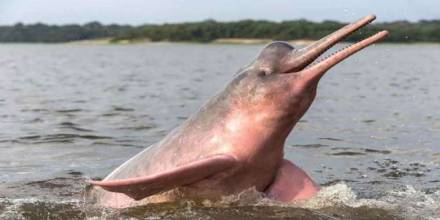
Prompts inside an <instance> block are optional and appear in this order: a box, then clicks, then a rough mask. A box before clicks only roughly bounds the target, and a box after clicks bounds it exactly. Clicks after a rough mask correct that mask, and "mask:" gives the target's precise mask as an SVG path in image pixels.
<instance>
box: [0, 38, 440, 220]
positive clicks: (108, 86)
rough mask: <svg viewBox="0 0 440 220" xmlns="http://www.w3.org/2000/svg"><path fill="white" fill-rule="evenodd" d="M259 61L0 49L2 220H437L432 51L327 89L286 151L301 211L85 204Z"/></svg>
mask: <svg viewBox="0 0 440 220" xmlns="http://www.w3.org/2000/svg"><path fill="white" fill-rule="evenodd" d="M260 48H261V45H251V46H249V45H197V44H150V45H128V46H96V45H95V46H92V45H89V46H78V45H0V64H1V65H0V91H1V95H0V122H1V123H0V128H1V129H0V130H1V132H0V151H1V154H0V218H2V219H16V218H21V217H22V218H27V219H46V218H51V219H58V218H61V219H65V218H71V219H83V218H87V217H90V218H93V217H97V216H101V217H108V218H120V217H122V218H130V217H138V218H141V217H142V218H143V217H148V218H151V219H158V218H189V219H197V218H199V219H206V218H212V219H219V218H220V219H222V218H223V219H224V218H229V219H233V218H240V219H258V218H260V219H265V218H266V219H267V218H269V217H271V218H282V217H285V218H297V219H307V218H308V219H353V218H356V219H379V218H382V219H393V218H397V219H398V218H408V219H411V218H416V217H420V218H424V219H429V218H431V219H435V218H440V216H439V214H438V213H440V207H439V205H438V204H439V203H440V182H439V176H440V170H439V165H440V147H439V146H438V143H440V135H439V133H440V116H439V115H438V114H437V111H436V109H439V108H440V74H438V73H439V72H440V69H439V67H438V66H437V65H436V64H437V63H440V56H438V51H439V49H440V46H438V45H408V46H407V45H380V46H375V47H371V48H369V49H367V50H365V51H363V52H362V53H360V54H358V55H356V56H354V57H353V58H351V59H350V60H348V61H345V62H344V63H342V64H341V65H339V66H337V67H335V68H334V69H333V70H331V71H330V72H329V73H328V74H327V75H326V76H325V77H324V78H323V79H322V81H321V84H320V86H319V91H318V97H317V100H316V101H315V103H314V105H313V106H312V108H311V109H310V110H309V112H308V113H307V114H306V116H305V117H304V118H303V119H302V120H301V121H300V122H299V124H298V125H297V127H296V129H295V131H294V134H292V135H291V136H290V137H289V139H288V141H287V143H286V148H285V151H286V157H288V158H289V159H291V160H292V161H294V162H295V163H296V164H298V165H299V166H301V167H303V168H304V169H305V170H307V171H308V172H309V173H310V174H311V175H312V176H313V178H314V179H315V180H316V181H317V182H318V183H320V184H321V185H322V186H324V190H323V195H322V196H321V197H320V199H318V200H313V201H310V202H309V204H302V205H299V204H295V205H288V206H286V205H281V204H275V203H273V202H270V201H266V200H264V199H261V198H260V199H257V200H255V201H254V200H253V201H251V202H250V201H248V200H247V199H243V198H242V197H240V198H239V199H238V200H237V201H239V202H230V201H229V202H224V203H219V204H207V203H201V204H196V203H194V202H189V201H182V202H181V203H177V204H176V203H173V204H162V205H148V206H146V207H138V208H133V209H127V210H122V211H116V210H102V209H100V208H97V207H93V205H92V204H91V202H90V201H87V200H86V199H84V198H85V194H86V192H87V186H86V184H85V183H84V179H86V178H99V177H103V176H105V175H106V174H107V173H108V172H109V171H111V170H112V169H114V168H115V167H116V166H118V165H119V164H121V163H122V162H123V161H125V160H127V159H128V158H129V157H131V156H132V155H134V154H136V153H137V152H139V151H140V150H142V149H143V148H144V147H147V146H149V145H150V144H152V143H154V142H156V141H158V140H160V139H161V138H162V137H163V136H164V135H165V134H166V133H167V132H168V131H170V130H171V129H172V128H173V127H175V126H176V125H178V124H180V123H181V122H182V121H184V120H185V119H186V118H187V117H188V115H190V114H191V113H192V112H194V111H195V110H196V109H197V108H198V107H199V106H200V105H201V104H202V103H203V102H204V101H205V100H206V99H207V98H208V97H210V96H211V95H212V94H214V93H215V92H216V91H217V90H219V89H221V88H222V87H223V86H224V84H225V83H226V82H227V81H228V80H230V79H231V77H232V75H233V74H234V73H235V72H236V71H237V70H238V69H239V68H240V67H241V66H243V65H244V64H246V63H248V62H249V61H250V60H251V59H252V58H254V57H255V54H256V53H257V52H258V50H259V49H260ZM341 182H344V183H342V184H341ZM251 197H252V196H251ZM246 198H247V197H246ZM300 207H302V208H300ZM408 210H409V211H408Z"/></svg>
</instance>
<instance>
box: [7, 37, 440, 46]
mask: <svg viewBox="0 0 440 220" xmlns="http://www.w3.org/2000/svg"><path fill="white" fill-rule="evenodd" d="M273 41H274V40H272V39H258V38H220V39H216V40H213V41H211V42H194V41H151V40H150V39H136V40H118V41H115V40H114V39H112V38H98V39H89V40H79V41H69V42H62V43H44V44H66V45H135V44H163V43H176V44H179V43H183V44H225V45H234V44H236V45H263V44H268V43H270V42H273ZM286 42H288V43H290V44H292V45H298V46H307V45H309V44H311V43H313V42H315V40H312V39H296V40H287V41H286ZM11 43H18V42H11ZM342 43H347V44H349V43H352V42H344V41H343V42H342ZM0 44H8V43H0ZM25 44H37V43H29V42H25ZM380 44H403V45H414V44H434V45H439V44H440V42H423V41H420V42H381V43H380Z"/></svg>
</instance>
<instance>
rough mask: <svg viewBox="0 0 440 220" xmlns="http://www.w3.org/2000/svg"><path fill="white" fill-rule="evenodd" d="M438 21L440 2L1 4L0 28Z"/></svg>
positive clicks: (35, 0)
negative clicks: (247, 21) (204, 22)
mask: <svg viewBox="0 0 440 220" xmlns="http://www.w3.org/2000/svg"><path fill="white" fill-rule="evenodd" d="M370 13H374V14H376V15H377V16H378V18H377V20H378V21H395V20H410V21H417V20H420V19H440V0H0V24H1V25H8V24H15V23H17V22H22V23H25V24H29V23H37V22H42V23H48V24H72V23H79V24H84V23H87V22H90V21H99V22H101V23H104V24H110V23H117V24H131V25H139V24H146V23H156V24H160V23H176V22H184V21H201V20H206V19H215V20H218V21H235V20H242V19H264V20H272V21H281V20H294V19H300V18H305V19H308V20H312V21H322V20H337V21H343V22H349V21H353V20H355V19H357V18H360V17H362V16H364V15H367V14H370Z"/></svg>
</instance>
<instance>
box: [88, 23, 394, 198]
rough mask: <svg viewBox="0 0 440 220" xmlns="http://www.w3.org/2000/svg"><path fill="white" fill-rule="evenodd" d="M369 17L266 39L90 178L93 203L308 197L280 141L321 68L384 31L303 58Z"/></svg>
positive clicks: (312, 92)
mask: <svg viewBox="0 0 440 220" xmlns="http://www.w3.org/2000/svg"><path fill="white" fill-rule="evenodd" d="M374 19H375V17H374V16H373V15H370V16H366V17H364V18H362V19H361V20H359V21H357V22H355V23H353V24H349V25H347V26H345V27H343V28H341V29H340V30H338V31H336V32H334V33H332V34H330V35H328V36H327V37H324V38H323V39H321V40H319V41H317V42H316V43H314V44H312V45H310V46H308V47H306V48H303V49H299V50H298V49H295V48H294V47H293V46H291V45H289V44H287V43H285V42H273V43H271V44H269V45H267V46H266V47H265V48H264V49H263V50H262V51H261V53H260V54H259V55H258V56H257V58H256V59H255V60H254V61H253V62H252V63H251V64H249V65H248V66H246V67H245V68H243V69H242V70H241V71H239V73H237V74H236V76H235V77H234V79H233V80H232V81H231V82H230V83H229V84H228V85H227V86H226V87H225V88H224V89H223V90H222V91H220V92H219V93H218V94H217V95H215V96H214V97H212V98H211V99H210V100H209V101H208V102H207V103H206V104H204V105H203V106H202V107H201V108H200V110H199V111H198V112H197V113H196V114H194V115H193V116H191V117H190V118H189V119H188V120H187V121H185V122H184V123H183V124H182V125H181V126H180V127H178V128H176V129H175V130H173V131H172V132H171V133H170V134H168V135H167V136H166V137H165V138H164V139H163V140H162V141H160V142H159V143H157V144H154V145H153V146H151V147H149V148H147V149H145V150H144V151H142V152H141V153H139V154H138V155H136V156H134V157H133V158H132V159H130V160H129V161H127V162H125V163H124V164H122V165H121V166H120V167H118V168H117V169H116V170H115V171H113V172H112V173H111V174H109V175H108V176H107V177H106V178H105V179H104V180H103V181H90V183H92V184H94V185H96V186H98V187H96V189H95V195H96V198H97V199H98V202H99V204H101V205H104V206H109V207H128V206H134V205H139V204H142V203H145V202H163V201H173V200H178V199H182V198H189V199H196V200H197V199H219V198H221V197H222V196H225V195H230V194H235V193H239V192H241V191H243V190H245V189H248V188H255V189H256V190H258V191H260V192H263V193H265V195H267V196H268V197H269V198H272V199H274V200H278V201H283V202H290V201H294V200H299V199H307V198H310V197H313V196H314V195H315V194H316V193H317V192H318V191H319V187H318V186H317V185H316V184H315V183H314V182H313V180H312V179H311V178H310V177H309V176H308V175H307V174H306V173H305V172H304V171H303V170H302V169H300V168H299V167H297V166H296V165H294V164H293V163H292V162H290V161H288V160H285V159H284V155H283V147H284V142H285V140H286V138H287V136H288V135H289V133H290V132H291V131H292V129H293V127H294V126H295V124H296V123H297V122H298V121H299V119H300V118H301V117H302V116H303V115H304V113H305V112H306V111H307V109H308V108H309V107H310V105H311V104H312V102H313V100H314V98H315V96H316V90H317V86H318V82H319V80H320V79H321V77H322V76H323V75H324V73H325V72H326V71H327V70H329V69H330V68H331V67H332V66H334V65H336V64H337V63H339V62H341V61H342V60H344V59H345V58H347V57H349V56H350V55H352V54H354V53H355V52H357V51H359V50H361V49H363V48H365V47H367V46H369V45H371V44H373V43H375V42H377V41H379V40H380V39H382V38H384V37H385V36H386V35H387V34H388V32H386V31H382V32H379V33H377V34H375V35H373V36H371V37H369V38H367V39H365V40H363V41H361V42H358V43H356V44H353V45H351V46H350V47H348V48H346V49H344V50H342V51H339V52H338V53H336V54H334V55H332V56H330V57H328V58H326V59H324V60H323V61H321V62H318V63H316V64H314V65H310V63H312V62H313V61H315V59H317V58H318V56H320V55H321V54H322V53H324V52H325V51H326V50H327V49H329V48H330V47H332V46H333V45H334V44H336V43H338V42H339V41H341V40H342V39H343V38H344V37H346V36H347V35H349V34H351V33H353V32H354V31H356V30H357V29H359V28H361V27H362V26H365V25H366V24H368V23H370V22H371V21H372V20H374Z"/></svg>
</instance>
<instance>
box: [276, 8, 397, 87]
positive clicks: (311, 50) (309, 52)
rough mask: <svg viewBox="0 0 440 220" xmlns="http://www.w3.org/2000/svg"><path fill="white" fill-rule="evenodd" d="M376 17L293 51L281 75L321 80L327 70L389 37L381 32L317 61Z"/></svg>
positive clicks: (286, 58) (281, 70)
mask: <svg viewBox="0 0 440 220" xmlns="http://www.w3.org/2000/svg"><path fill="white" fill-rule="evenodd" d="M375 18H376V17H375V16H374V15H368V16H366V17H364V18H362V19H360V20H358V21H357V22H354V23H352V24H349V25H346V26H345V27H343V28H341V29H339V30H337V31H335V32H333V33H332V34H330V35H328V36H326V37H324V38H322V39H320V40H318V41H316V42H315V43H313V44H311V45H309V46H307V47H305V48H302V49H299V50H292V51H291V53H290V54H288V56H285V57H284V59H283V61H282V67H281V69H280V72H281V73H301V75H308V77H306V78H309V79H311V78H318V79H319V78H320V77H321V76H322V75H323V74H324V73H325V72H326V71H327V70H329V69H330V68H331V67H333V66H334V65H336V64H337V63H339V62H341V61H342V60H344V59H346V58H348V57H349V56H351V55H353V54H354V53H356V52H357V51H359V50H361V49H363V48H365V47H367V46H369V45H371V44H374V43H376V42H377V41H379V40H381V39H383V38H384V37H385V36H386V35H388V32H387V31H381V32H378V33H376V34H375V35H373V36H371V37H368V38H366V39H364V40H362V41H360V42H357V43H355V44H352V45H350V46H348V47H346V48H344V49H342V50H339V51H338V52H336V53H333V54H332V55H330V56H329V57H327V58H325V59H322V60H320V61H319V62H317V61H316V59H317V58H318V57H319V56H320V55H322V54H323V53H324V52H326V51H327V50H328V49H330V48H331V47H332V46H334V45H335V44H337V43H338V42H340V41H342V40H343V39H344V38H346V37H347V36H349V35H350V34H353V33H354V32H356V31H357V30H359V29H360V28H362V27H364V26H366V25H367V24H369V23H370V22H372V21H373V20H374V19H375Z"/></svg>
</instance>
